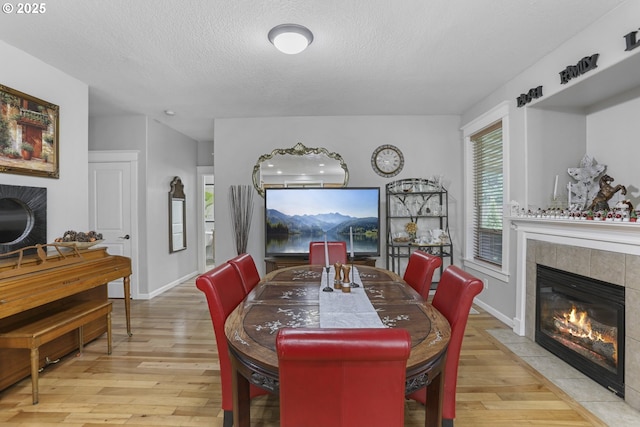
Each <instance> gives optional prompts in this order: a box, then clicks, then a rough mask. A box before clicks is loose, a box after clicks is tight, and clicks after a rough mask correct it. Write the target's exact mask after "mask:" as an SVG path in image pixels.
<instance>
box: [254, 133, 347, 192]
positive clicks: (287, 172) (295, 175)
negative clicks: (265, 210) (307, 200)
mask: <svg viewBox="0 0 640 427" xmlns="http://www.w3.org/2000/svg"><path fill="white" fill-rule="evenodd" d="M348 182H349V170H348V169H347V164H346V163H345V162H344V160H343V159H342V156H340V154H338V153H331V152H329V151H328V150H327V149H326V148H310V147H305V146H304V144H302V143H300V142H299V143H297V144H296V145H295V146H294V147H292V148H277V149H275V150H273V151H272V152H271V153H269V154H263V155H262V156H260V157H259V158H258V162H257V163H256V164H255V166H254V167H253V186H254V187H255V189H256V190H257V191H258V193H259V194H260V195H261V196H263V197H264V189H265V188H286V187H289V188H290V187H346V186H347V184H348Z"/></svg>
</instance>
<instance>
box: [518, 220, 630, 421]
mask: <svg viewBox="0 0 640 427" xmlns="http://www.w3.org/2000/svg"><path fill="white" fill-rule="evenodd" d="M513 224H514V225H515V228H516V230H517V235H518V240H517V242H518V280H517V284H518V285H517V286H518V289H517V295H516V298H517V309H516V318H515V322H514V331H515V332H516V333H518V334H519V335H525V336H527V337H528V338H530V339H531V340H533V341H535V333H536V332H535V328H536V322H535V320H536V279H537V270H538V267H539V266H546V267H551V268H553V269H557V270H560V271H565V272H569V273H573V274H578V275H581V276H584V277H587V278H592V279H596V280H599V281H604V282H608V283H610V284H613V285H614V286H619V287H624V291H625V292H624V305H625V307H626V310H625V324H626V327H625V329H624V346H623V347H624V354H623V360H624V382H625V386H624V398H625V401H626V402H627V403H628V404H629V405H630V406H631V407H633V408H635V409H639V410H640V225H636V224H631V223H604V222H600V223H595V222H593V221H570V220H559V221H554V220H537V219H528V218H527V219H524V218H523V219H519V218H518V219H513Z"/></svg>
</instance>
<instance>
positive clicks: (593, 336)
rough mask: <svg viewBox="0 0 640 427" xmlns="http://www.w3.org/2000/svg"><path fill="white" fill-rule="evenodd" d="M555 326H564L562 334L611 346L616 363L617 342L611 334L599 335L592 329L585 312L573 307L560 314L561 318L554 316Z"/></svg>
mask: <svg viewBox="0 0 640 427" xmlns="http://www.w3.org/2000/svg"><path fill="white" fill-rule="evenodd" d="M555 320H556V325H559V324H560V325H562V326H564V327H563V328H562V332H565V333H568V334H570V335H572V336H574V337H577V338H582V339H588V340H590V341H592V342H595V341H600V342H603V343H608V344H611V345H612V346H613V359H614V361H615V363H616V364H617V363H618V341H617V339H616V337H614V336H612V334H606V333H601V332H598V331H596V330H594V329H593V327H592V325H591V320H590V319H589V315H588V313H587V312H586V311H578V309H577V308H576V307H575V306H572V307H571V311H570V312H569V313H562V318H560V317H558V316H556V317H555Z"/></svg>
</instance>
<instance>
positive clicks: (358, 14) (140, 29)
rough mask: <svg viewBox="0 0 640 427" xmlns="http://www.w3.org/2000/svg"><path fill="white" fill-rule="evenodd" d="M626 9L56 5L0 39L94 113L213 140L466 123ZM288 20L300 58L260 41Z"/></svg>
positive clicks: (9, 20) (525, 1)
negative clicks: (331, 125) (389, 123)
mask: <svg viewBox="0 0 640 427" xmlns="http://www.w3.org/2000/svg"><path fill="white" fill-rule="evenodd" d="M621 2H622V0H310V1H301V0H297V1H296V0H288V1H287V0H135V1H134V0H108V1H107V0H102V1H93V0H57V1H55V2H47V3H46V7H47V10H46V13H44V14H42V15H39V16H36V15H31V16H26V15H16V14H2V15H0V39H1V40H3V41H5V42H7V43H9V44H10V45H13V46H15V47H17V48H19V49H21V50H23V51H26V52H27V53H29V54H31V55H33V56H35V57H37V58H40V59H41V60H43V61H44V62H46V63H48V64H51V65H53V66H54V67H56V68H58V69H60V70H62V71H64V72H65V73H67V74H69V75H71V76H74V77H76V78H77V79H79V80H81V81H83V82H85V83H87V84H88V85H89V88H90V103H89V106H90V111H89V114H90V115H91V116H102V115H110V114H122V113H134V114H144V115H148V116H149V117H151V118H154V119H157V120H159V121H161V122H163V123H166V124H167V125H169V126H171V127H173V128H174V129H176V130H178V131H180V132H182V133H184V134H185V135H188V136H190V137H192V138H194V139H196V140H199V141H211V140H213V121H214V119H215V118H221V117H225V118H228V117H270V116H324V115H414V114H417V115H423V114H460V113H462V112H463V111H465V110H466V109H468V108H469V107H470V106H472V105H473V104H475V103H476V102H478V101H479V100H480V99H482V98H483V97H484V96H486V95H487V94H489V93H491V92H492V91H493V90H495V89H497V88H498V87H500V86H501V85H502V84H504V83H505V82H507V81H508V80H510V79H512V78H513V77H515V76H516V75H518V74H519V73H520V72H522V71H523V70H525V69H526V68H527V67H529V66H530V65H532V64H533V63H535V62H536V61H537V60H538V59H540V58H541V57H542V56H544V55H545V54H547V53H549V52H550V51H552V50H553V49H555V48H556V47H558V46H559V45H560V44H562V43H563V42H564V41H565V40H567V39H568V38H570V37H572V36H573V35H575V34H576V33H578V32H579V31H580V30H582V29H583V28H585V27H586V26H588V25H590V24H591V23H593V22H594V21H596V20H597V19H598V18H600V17H601V16H602V15H604V14H605V13H607V12H608V11H609V10H611V9H612V8H614V7H616V6H617V5H618V4H620V3H621ZM288 22H292V23H297V24H301V25H305V26H306V27H308V28H309V29H310V30H311V31H312V32H313V34H314V37H315V38H314V41H313V43H312V44H311V46H309V48H308V49H307V50H306V51H304V52H303V53H301V54H299V55H285V54H282V53H280V52H278V51H277V50H276V49H275V48H274V47H273V46H272V45H271V44H270V43H269V41H268V40H267V33H268V31H269V30H270V29H271V28H272V27H274V26H276V25H278V24H282V23H288ZM6 65H7V64H4V65H3V66H6ZM0 70H1V67H0ZM1 75H2V72H1V71H0V77H1ZM0 83H3V82H1V81H0ZM16 89H18V90H19V89H20V88H16ZM166 109H171V110H174V111H175V112H176V115H175V116H173V117H167V116H165V115H164V114H163V111H164V110H166Z"/></svg>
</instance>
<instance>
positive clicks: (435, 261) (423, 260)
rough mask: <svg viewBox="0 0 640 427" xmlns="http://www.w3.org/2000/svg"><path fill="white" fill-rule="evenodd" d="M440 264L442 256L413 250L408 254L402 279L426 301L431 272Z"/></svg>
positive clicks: (429, 287)
mask: <svg viewBox="0 0 640 427" xmlns="http://www.w3.org/2000/svg"><path fill="white" fill-rule="evenodd" d="M441 265H442V258H440V257H439V256H435V255H430V254H428V253H426V252H424V251H421V250H417V251H414V252H413V253H412V254H411V256H409V262H408V263H407V269H406V270H405V271H404V277H403V279H404V281H405V282H407V283H408V284H409V285H410V286H411V287H412V288H413V289H415V291H416V292H417V293H419V294H420V295H421V296H422V298H424V299H425V301H426V300H427V299H429V291H430V290H431V280H432V279H433V272H434V271H436V268H439V267H440V266H441Z"/></svg>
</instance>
